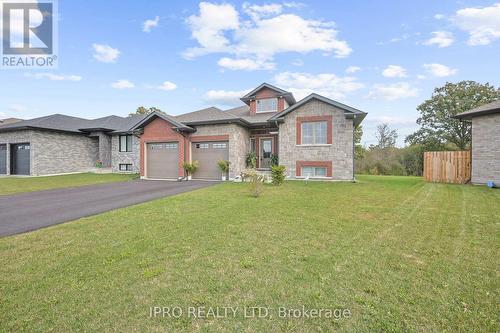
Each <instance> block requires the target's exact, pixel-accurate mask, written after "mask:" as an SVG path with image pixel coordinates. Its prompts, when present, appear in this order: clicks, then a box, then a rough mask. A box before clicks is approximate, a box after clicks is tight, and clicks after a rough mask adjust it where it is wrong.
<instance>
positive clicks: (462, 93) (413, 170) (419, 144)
mask: <svg viewBox="0 0 500 333" xmlns="http://www.w3.org/2000/svg"><path fill="white" fill-rule="evenodd" d="M499 98H500V89H497V88H495V87H494V86H492V85H490V84H489V83H486V84H480V83H477V82H474V81H461V82H458V83H449V82H448V83H446V84H445V85H444V86H442V87H438V88H436V89H434V92H433V94H432V96H431V98H430V99H428V100H426V101H424V102H423V103H422V104H420V105H419V106H418V107H417V110H418V111H419V113H420V116H419V118H418V119H417V124H418V125H419V126H420V128H419V129H418V130H417V131H416V132H414V133H412V134H410V135H408V136H407V137H406V138H405V146H404V147H396V140H397V138H398V133H397V130H396V129H392V128H390V126H389V125H388V124H386V123H384V124H380V125H378V126H377V130H376V139H377V143H376V144H372V145H370V146H368V147H365V146H362V145H361V137H362V135H363V129H362V127H361V126H358V128H356V130H355V135H354V140H355V160H356V173H363V174H373V175H401V176H403V175H404V176H421V175H422V172H423V160H424V152H426V151H443V150H468V149H470V145H471V123H470V122H468V121H462V120H459V119H455V118H452V116H454V115H457V114H459V113H462V112H465V111H469V110H471V109H474V108H476V107H478V106H481V105H484V104H487V103H490V102H493V101H495V100H497V99H499Z"/></svg>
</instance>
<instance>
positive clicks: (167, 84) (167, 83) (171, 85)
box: [157, 81, 177, 91]
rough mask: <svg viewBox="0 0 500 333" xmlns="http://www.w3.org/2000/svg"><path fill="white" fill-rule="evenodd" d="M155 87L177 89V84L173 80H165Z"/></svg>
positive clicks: (168, 89)
mask: <svg viewBox="0 0 500 333" xmlns="http://www.w3.org/2000/svg"><path fill="white" fill-rule="evenodd" d="M157 88H158V89H160V90H166V91H170V90H175V89H177V85H176V84H175V83H173V82H170V81H165V82H163V83H162V84H161V85H159V86H158V87H157Z"/></svg>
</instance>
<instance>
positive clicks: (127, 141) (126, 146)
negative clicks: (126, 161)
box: [119, 135, 132, 152]
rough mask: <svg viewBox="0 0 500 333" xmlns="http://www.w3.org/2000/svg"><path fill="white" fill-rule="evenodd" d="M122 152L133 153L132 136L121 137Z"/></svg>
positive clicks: (120, 148)
mask: <svg viewBox="0 0 500 333" xmlns="http://www.w3.org/2000/svg"><path fill="white" fill-rule="evenodd" d="M119 150H120V151H121V152H131V151H132V135H120V147H119Z"/></svg>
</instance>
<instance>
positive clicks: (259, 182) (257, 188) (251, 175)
mask: <svg viewBox="0 0 500 333" xmlns="http://www.w3.org/2000/svg"><path fill="white" fill-rule="evenodd" d="M243 179H245V181H246V180H248V183H249V189H250V195H251V196H252V197H254V198H258V197H260V196H261V194H262V192H263V190H264V184H263V182H264V176H262V175H260V174H259V173H258V172H257V170H255V169H246V170H245V171H243Z"/></svg>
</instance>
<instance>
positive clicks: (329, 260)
mask: <svg viewBox="0 0 500 333" xmlns="http://www.w3.org/2000/svg"><path fill="white" fill-rule="evenodd" d="M359 180H360V181H359V183H356V184H353V183H327V182H318V183H314V182H310V183H309V184H305V183H304V182H287V183H286V184H285V185H284V186H282V187H273V186H266V189H265V192H264V194H263V196H262V197H260V198H258V199H255V198H252V197H250V196H249V194H248V192H247V188H246V184H236V183H226V184H222V185H217V186H213V187H209V188H206V189H202V190H198V191H194V192H191V193H184V194H181V195H177V196H173V197H170V198H165V199H161V200H156V201H152V202H149V203H145V204H141V205H137V206H133V207H129V208H125V209H120V210H116V211H112V212H109V213H105V214H102V215H98V216H93V217H89V218H84V219H81V220H79V221H77V222H72V223H68V224H63V225H58V226H54V227H51V228H47V229H43V230H39V231H36V232H32V233H28V234H22V235H17V236H12V237H6V238H3V239H0V331H11V332H35V331H58V332H69V331H116V332H132V331H137V332H146V331H150V332H165V331H166V332H174V331H184V332H193V331H194V332H279V331H286V332H331V331H344V332H495V331H498V330H499V327H500V326H499V322H498V320H499V319H498V309H499V300H500V297H499V296H500V295H499V287H500V279H499V271H498V268H499V267H500V251H499V250H500V237H499V221H500V190H493V189H488V188H486V187H484V186H483V187H478V186H460V185H443V184H428V183H424V182H423V181H422V180H421V179H420V178H413V177H377V176H360V177H359ZM302 305H304V306H305V307H306V308H309V309H311V308H329V309H332V308H341V309H349V310H350V311H351V314H352V315H351V317H350V318H343V319H340V320H334V319H326V318H321V319H311V318H309V319H307V318H306V319H294V318H288V319H284V318H278V317H277V314H278V312H277V310H278V308H279V307H287V308H301V307H302ZM151 306H164V307H172V306H179V307H182V308H183V310H184V312H183V315H182V316H181V317H180V318H178V319H172V318H161V317H156V318H150V315H149V311H150V307H151ZM189 306H196V307H201V306H205V307H210V306H212V307H216V306H219V307H223V306H234V307H236V306H239V307H240V308H242V307H245V306H246V307H251V306H263V307H269V308H271V310H270V314H271V315H273V317H272V318H264V319H256V318H253V319H252V318H244V317H243V315H242V313H241V312H239V310H238V312H237V315H236V317H235V318H233V317H229V318H224V319H221V318H216V319H214V318H209V319H200V318H192V317H189V316H188V315H187V314H186V311H187V307H189Z"/></svg>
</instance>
